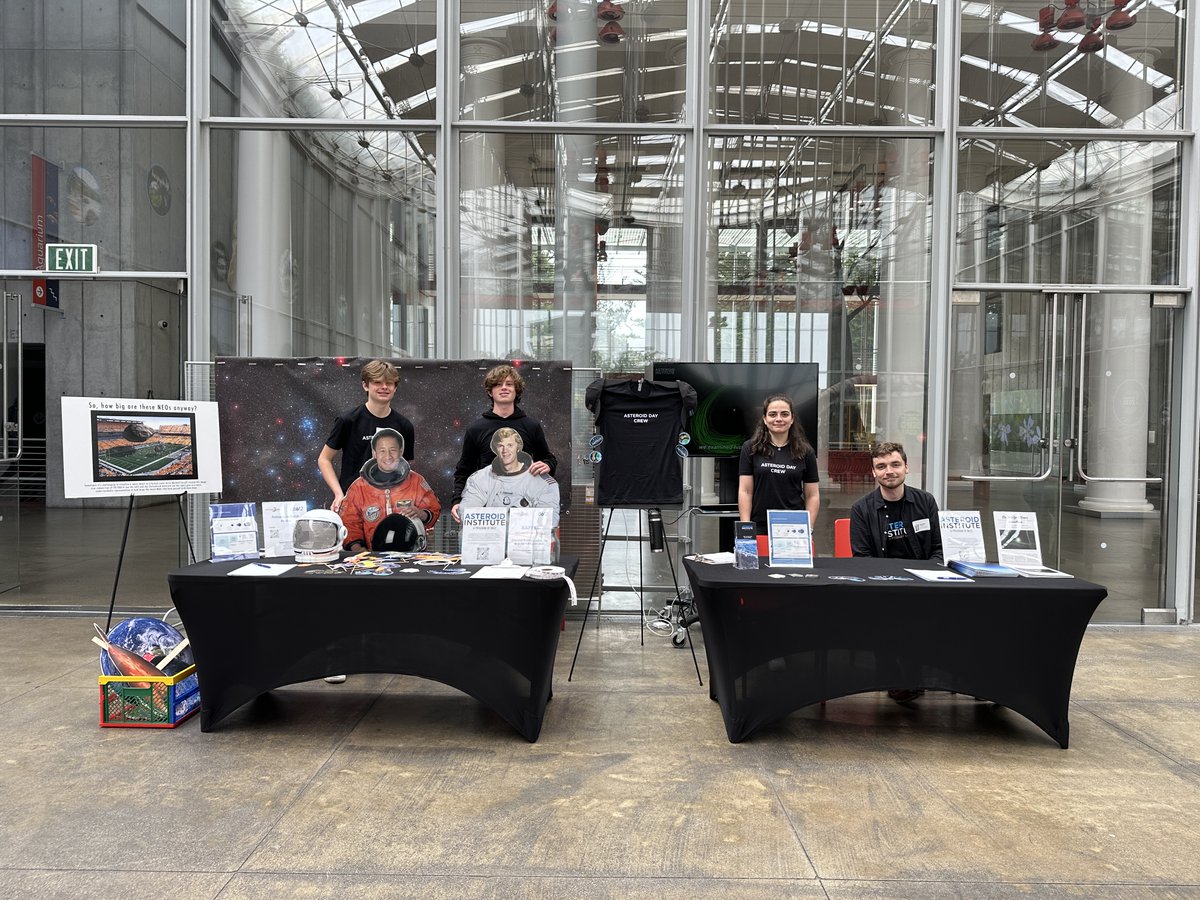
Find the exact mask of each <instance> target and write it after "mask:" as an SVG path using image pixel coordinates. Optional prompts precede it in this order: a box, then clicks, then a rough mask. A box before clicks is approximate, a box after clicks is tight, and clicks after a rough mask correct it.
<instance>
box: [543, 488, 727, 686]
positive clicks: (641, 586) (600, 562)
mask: <svg viewBox="0 0 1200 900" xmlns="http://www.w3.org/2000/svg"><path fill="white" fill-rule="evenodd" d="M603 509H607V510H608V523H607V524H606V525H605V526H604V535H603V537H601V539H600V558H599V559H597V560H596V574H594V575H593V576H592V586H591V588H590V589H589V590H588V599H587V604H586V605H585V606H584V608H583V624H582V625H580V626H579V639H578V640H577V641H576V642H575V655H574V656H573V657H571V671H570V672H568V673H567V681H570V680H571V678H572V676H573V675H574V674H575V663H576V662H577V661H578V659H579V648H580V647H581V646H582V645H583V633H584V632H585V631H586V630H587V621H588V616H589V615H590V614H591V611H592V599H593V598H595V599H596V628H599V627H600V603H601V601H602V597H596V583H597V582H598V581H599V580H600V572H601V570H602V569H603V567H604V548H605V547H606V546H607V545H608V530H609V529H610V528H612V523H613V512H614V511H615V510H617V509H636V510H637V511H638V618H639V619H640V621H641V626H642V627H641V628H640V629H639V633H640V635H641V643H642V646H643V647H644V646H646V597H645V578H644V576H643V572H642V513H645V514H647V515H649V512H650V510H649V509H646V508H644V507H620V506H610V507H603ZM647 529H649V524H648V523H647ZM666 554H667V565H669V566H670V568H671V582H672V584H674V586H675V601H673V602H677V601H678V599H679V578H678V576H676V574H675V561H674V560H673V559H672V558H671V551H670V548H667V549H666ZM684 631H685V633H686V634H687V642H688V647H689V648H690V649H691V651H692V664H693V665H694V666H695V667H696V680H697V681H699V682H700V684H704V679H703V678H701V676H700V663H699V661H698V660H697V659H696V645H695V644H693V643H692V633H691V631H689V630H687V629H684Z"/></svg>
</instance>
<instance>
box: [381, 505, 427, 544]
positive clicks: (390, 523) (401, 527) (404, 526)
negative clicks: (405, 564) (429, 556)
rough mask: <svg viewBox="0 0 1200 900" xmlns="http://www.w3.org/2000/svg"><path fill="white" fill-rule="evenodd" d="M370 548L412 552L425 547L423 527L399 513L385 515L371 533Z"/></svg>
mask: <svg viewBox="0 0 1200 900" xmlns="http://www.w3.org/2000/svg"><path fill="white" fill-rule="evenodd" d="M371 549H372V550H400V551H402V552H406V553H407V552H412V551H414V550H424V549H425V529H424V528H422V527H421V526H420V525H418V524H417V523H416V522H414V521H413V520H412V519H410V518H409V517H408V516H406V515H403V514H401V513H392V514H391V515H390V516H385V517H384V519H383V521H382V522H380V523H379V524H378V525H377V526H376V527H375V533H374V534H372V535H371Z"/></svg>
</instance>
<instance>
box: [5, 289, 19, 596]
mask: <svg viewBox="0 0 1200 900" xmlns="http://www.w3.org/2000/svg"><path fill="white" fill-rule="evenodd" d="M23 312H24V307H23V305H22V301H21V295H20V294H19V293H16V292H10V291H7V290H6V291H4V299H3V310H2V311H0V323H2V327H3V328H4V340H3V350H0V384H2V385H3V392H4V409H5V415H4V441H3V447H2V448H0V594H4V593H6V592H8V591H11V590H13V589H15V588H18V587H20V586H21V569H20V559H21V552H20V550H21V516H20V512H21V502H20V501H21V479H20V464H21V462H20V461H21V456H22V455H23V453H24V449H25V447H24V443H25V441H24V438H25V434H24V429H23V425H24V416H23V415H22V409H21V406H22V402H21V401H22V398H23V382H24V379H23V373H24V362H23V359H22V352H21V348H22V343H21V342H22V327H21V322H22V313H23Z"/></svg>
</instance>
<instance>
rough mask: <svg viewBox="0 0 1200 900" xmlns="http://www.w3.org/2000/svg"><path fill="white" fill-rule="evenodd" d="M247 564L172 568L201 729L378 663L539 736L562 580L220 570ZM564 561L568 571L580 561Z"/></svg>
mask: <svg viewBox="0 0 1200 900" xmlns="http://www.w3.org/2000/svg"><path fill="white" fill-rule="evenodd" d="M274 561H275V562H287V561H288V560H286V559H281V560H274ZM245 562H246V561H244V560H238V561H235V562H224V563H208V562H204V563H199V564H197V565H194V566H188V567H187V568H183V569H176V570H175V571H173V572H171V573H169V574H168V576H167V580H168V582H169V584H170V587H171V597H172V599H173V601H174V603H175V607H176V608H177V609H178V611H179V615H180V618H181V619H182V620H183V624H184V626H185V628H186V629H187V635H188V638H189V639H190V640H191V645H192V653H193V655H194V657H195V660H196V674H197V675H198V677H199V681H200V698H201V699H200V728H201V730H202V731H209V730H211V729H212V728H213V727H214V726H215V725H216V724H217V723H218V722H219V721H221V720H222V719H223V718H225V717H226V716H228V715H229V714H230V713H232V712H233V711H234V710H236V709H237V708H238V707H240V706H242V705H243V704H245V703H247V702H249V701H250V700H253V699H254V698H255V697H257V696H259V695H260V694H263V693H266V692H267V691H270V690H272V689H273V688H277V687H282V686H283V685H287V684H295V683H297V682H301V681H311V680H313V679H316V678H321V677H324V676H326V675H338V674H347V675H352V674H356V673H363V672H382V673H396V674H403V675H416V676H419V677H421V678H428V679H431V680H433V681H439V682H441V683H443V684H447V685H450V686H451V687H454V688H457V689H458V690H461V691H463V692H464V693H467V694H470V695H471V696H472V697H475V698H476V699H477V700H479V701H480V702H481V703H484V704H485V705H487V706H488V707H490V708H491V709H493V710H494V711H495V712H497V713H498V714H499V715H500V716H501V717H503V718H504V720H505V721H506V722H508V723H509V724H511V725H512V726H513V727H514V728H515V729H517V731H519V732H520V733H521V734H522V735H523V736H524V737H525V738H526V739H527V740H529V741H536V740H537V738H538V734H539V732H540V731H541V727H542V718H543V716H544V714H545V710H546V703H547V702H548V701H549V699H550V695H551V680H552V675H553V671H554V656H555V652H556V650H557V649H558V637H559V633H560V629H561V626H562V618H563V614H564V612H565V610H566V604H567V599H568V596H569V595H568V591H567V585H566V582H565V581H563V580H562V579H561V578H560V579H555V580H553V581H533V580H530V579H520V580H514V581H508V580H504V581H492V580H488V581H483V580H479V579H474V580H472V579H470V578H469V577H468V576H467V575H435V574H433V573H432V572H431V571H428V570H422V571H421V572H420V573H419V574H400V573H397V574H393V575H388V576H377V575H334V574H322V575H316V574H308V573H309V572H310V568H311V567H310V568H301V567H297V568H295V569H292V570H291V571H289V572H286V573H284V574H283V575H278V576H274V577H267V578H256V577H252V576H251V577H244V576H232V577H231V576H229V575H227V574H226V573H228V572H229V571H230V570H232V569H236V568H238V567H239V566H242V565H244V564H245ZM561 564H562V565H563V566H564V568H566V569H567V573H568V574H571V573H573V572H574V570H575V566H576V564H577V560H575V559H574V558H568V559H565V560H563V562H562V563H561Z"/></svg>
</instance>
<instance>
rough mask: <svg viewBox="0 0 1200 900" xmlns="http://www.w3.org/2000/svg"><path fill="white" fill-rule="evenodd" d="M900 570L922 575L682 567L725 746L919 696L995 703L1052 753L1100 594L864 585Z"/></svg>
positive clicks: (1022, 586) (837, 566)
mask: <svg viewBox="0 0 1200 900" xmlns="http://www.w3.org/2000/svg"><path fill="white" fill-rule="evenodd" d="M906 565H907V566H908V567H909V568H916V567H920V568H932V566H931V565H930V564H929V563H913V562H905V561H901V560H887V559H818V560H817V561H816V565H815V567H814V568H812V569H783V568H779V569H770V568H767V567H766V562H765V560H764V561H763V566H764V567H763V568H760V569H758V570H757V571H755V570H750V571H739V570H737V569H734V568H733V567H732V566H729V565H710V564H706V563H702V562H698V561H696V560H693V559H685V560H684V567H685V568H686V570H687V573H688V577H689V578H690V579H691V582H692V588H693V590H694V592H695V595H696V601H697V608H698V611H699V614H700V622H701V624H702V626H703V628H704V647H705V652H706V653H707V655H708V666H709V673H710V674H709V691H710V693H711V695H712V696H713V697H714V698H715V699H716V700H717V701H718V702H719V703H720V705H721V715H722V716H723V717H724V719H725V730H726V732H727V733H728V735H729V740H730V741H733V742H735V743H736V742H738V741H741V740H743V739H745V738H746V737H748V736H749V735H751V734H753V733H754V732H755V731H756V730H757V729H759V728H761V727H762V726H764V725H767V724H769V723H771V722H774V721H777V720H778V719H781V718H783V717H784V716H786V715H787V714H788V713H790V712H792V711H793V710H796V709H799V708H801V707H803V706H808V705H809V704H811V703H816V702H818V701H821V700H828V699H831V698H833V697H841V696H845V695H846V694H854V693H858V692H860V691H878V690H888V689H891V688H927V689H934V690H946V691H956V692H958V693H962V694H967V695H968V696H971V695H974V696H976V697H980V698H983V699H987V700H992V701H994V702H996V703H999V704H1002V705H1003V706H1006V707H1008V708H1010V709H1012V710H1014V711H1016V712H1018V713H1020V714H1021V715H1023V716H1025V717H1026V718H1028V719H1029V720H1030V721H1032V722H1033V723H1034V724H1035V725H1037V726H1038V727H1039V728H1041V729H1042V730H1043V731H1045V732H1046V733H1047V734H1049V735H1050V736H1051V737H1052V738H1054V739H1055V740H1056V741H1058V743H1059V744H1060V745H1061V746H1062V747H1063V748H1064V749H1065V748H1066V747H1067V740H1068V736H1069V725H1068V722H1067V706H1068V703H1069V701H1070V697H1071V679H1072V677H1073V676H1074V674H1075V660H1076V657H1077V656H1078V654H1079V644H1080V642H1081V641H1082V640H1083V633H1084V629H1085V628H1086V627H1087V624H1088V621H1089V619H1091V617H1092V613H1093V612H1095V610H1096V607H1097V606H1099V605H1100V601H1102V600H1103V599H1104V597H1105V595H1106V594H1107V591H1106V590H1105V589H1104V588H1103V587H1100V586H1099V585H1095V584H1091V583H1089V582H1086V581H1080V580H1079V579H1075V578H1071V579H1065V578H1063V579H1059V578H988V579H984V578H979V579H976V580H975V581H974V582H971V583H931V582H926V581H920V580H917V579H915V578H914V580H912V581H885V580H871V576H875V577H876V578H879V577H881V576H882V577H897V576H899V577H911V576H908V573H906V572H905V571H904V568H905V566H906ZM772 575H784V576H785V577H783V578H772V577H770V576H772ZM796 575H799V576H804V575H810V577H795V576H796ZM811 576H816V577H811ZM845 577H857V578H859V579H861V580H858V581H845V580H840V579H842V578H845Z"/></svg>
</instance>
